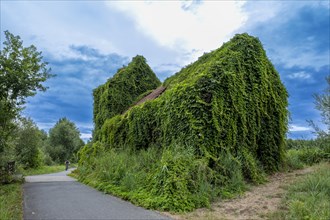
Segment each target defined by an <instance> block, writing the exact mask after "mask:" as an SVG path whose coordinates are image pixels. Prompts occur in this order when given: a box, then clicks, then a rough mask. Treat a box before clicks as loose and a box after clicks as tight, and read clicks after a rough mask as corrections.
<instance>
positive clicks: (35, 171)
mask: <svg viewBox="0 0 330 220" xmlns="http://www.w3.org/2000/svg"><path fill="white" fill-rule="evenodd" d="M64 170H65V165H52V166H46V165H44V166H40V167H38V168H30V169H26V170H21V172H22V174H23V175H24V176H31V175H41V174H47V173H57V172H61V171H64Z"/></svg>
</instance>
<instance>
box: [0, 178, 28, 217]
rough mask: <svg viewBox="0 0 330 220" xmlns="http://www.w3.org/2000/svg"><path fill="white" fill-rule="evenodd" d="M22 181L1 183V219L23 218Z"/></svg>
mask: <svg viewBox="0 0 330 220" xmlns="http://www.w3.org/2000/svg"><path fill="white" fill-rule="evenodd" d="M22 203H23V194H22V185H21V183H12V184H5V185H1V184H0V219H22V218H23V211H22Z"/></svg>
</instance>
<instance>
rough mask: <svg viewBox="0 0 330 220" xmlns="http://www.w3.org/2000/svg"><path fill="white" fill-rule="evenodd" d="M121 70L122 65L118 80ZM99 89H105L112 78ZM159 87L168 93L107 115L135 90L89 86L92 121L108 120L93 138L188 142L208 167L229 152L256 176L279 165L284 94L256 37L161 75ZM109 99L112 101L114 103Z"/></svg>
mask: <svg viewBox="0 0 330 220" xmlns="http://www.w3.org/2000/svg"><path fill="white" fill-rule="evenodd" d="M133 62H134V60H133ZM127 68H128V67H127ZM121 71H125V69H124V70H120V71H119V74H118V77H119V76H120V73H121ZM113 79H116V76H115V77H114V78H113ZM120 82H121V81H120ZM122 83H123V84H124V82H122ZM134 85H135V84H134ZM157 85H158V84H155V86H157ZM105 86H106V87H108V88H111V81H109V82H108V83H107V84H106V85H105ZM164 86H166V87H167V90H166V91H165V92H164V93H163V94H162V95H161V96H160V97H158V98H157V99H155V100H152V101H148V102H146V103H144V104H142V105H139V106H135V107H133V108H131V109H130V110H129V111H127V112H126V113H125V114H123V115H117V116H116V117H112V116H114V115H116V114H118V113H120V112H122V111H123V109H125V108H127V106H129V105H130V104H131V103H132V102H133V100H134V98H133V97H136V96H137V93H138V91H140V90H136V89H135V87H134V86H125V87H123V88H122V87H120V88H121V89H117V90H116V89H113V90H108V92H104V91H105V89H104V87H103V86H102V87H99V88H98V89H96V90H95V92H94V96H95V97H101V98H99V99H95V103H94V109H96V110H95V112H96V113H98V114H100V116H99V115H98V114H96V115H95V118H96V121H95V122H96V124H97V125H100V124H101V123H102V122H103V121H104V120H105V119H106V118H107V120H105V123H104V124H103V126H102V128H101V134H100V138H99V140H100V142H101V143H104V144H105V147H106V148H117V147H125V148H132V149H146V148H148V147H149V146H151V145H157V146H159V147H162V148H165V147H166V146H169V145H172V144H175V145H180V146H193V147H194V148H195V150H196V151H195V152H196V154H198V155H200V156H202V157H207V158H209V161H210V162H209V166H210V167H211V168H212V166H216V164H217V163H219V161H218V158H219V157H220V155H221V154H225V153H226V154H227V153H229V154H231V155H232V156H233V157H235V158H237V159H238V160H239V161H240V163H241V164H242V168H243V169H245V170H244V172H243V173H244V175H245V177H246V178H248V179H251V180H255V181H257V179H258V172H259V168H258V167H263V168H264V169H265V170H266V171H275V170H277V169H278V168H279V166H280V165H281V163H282V161H283V157H284V150H285V149H284V144H285V135H286V131H287V122H288V111H287V105H288V102H287V98H288V94H287V91H286V89H285V87H284V85H283V84H282V82H281V80H280V77H279V74H278V73H277V71H276V70H275V69H274V66H273V65H272V63H271V62H270V61H269V59H268V58H267V56H266V53H265V51H264V49H263V47H262V44H261V42H260V41H259V40H258V39H257V38H255V37H252V36H249V35H248V34H239V35H236V36H235V37H234V38H233V39H231V40H230V41H229V42H228V43H225V44H224V45H223V46H222V47H220V48H219V49H217V50H214V51H212V52H210V53H207V54H204V55H203V56H202V57H200V58H199V59H198V60H197V61H196V62H194V63H192V64H190V65H189V66H187V67H186V68H183V69H182V70H181V71H180V72H178V73H176V74H175V75H173V76H172V77H170V78H168V79H167V80H166V81H165V82H164ZM145 87H146V86H143V88H145ZM110 91H111V93H109V92H110ZM141 92H142V91H141ZM98 93H102V94H103V95H97V94H98ZM132 94H134V95H132ZM104 95H105V97H106V98H107V99H103V96H104ZM131 96H132V97H131ZM109 97H111V98H109ZM119 99H120V100H121V101H119ZM109 100H118V101H119V103H118V104H117V106H116V107H114V106H112V105H113V104H114V102H113V101H109ZM104 109H105V110H104ZM108 109H111V111H109V110H108ZM112 109H113V110H112ZM111 117H112V118H111ZM96 129H99V128H96Z"/></svg>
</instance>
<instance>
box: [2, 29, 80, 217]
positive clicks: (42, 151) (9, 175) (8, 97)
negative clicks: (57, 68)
mask: <svg viewBox="0 0 330 220" xmlns="http://www.w3.org/2000/svg"><path fill="white" fill-rule="evenodd" d="M4 35H5V39H4V41H3V47H1V50H0V219H22V185H21V184H22V176H24V175H34V174H43V173H51V172H58V171H62V170H65V168H64V165H63V164H64V161H65V160H66V159H69V160H71V162H77V156H76V152H77V151H78V150H79V149H80V148H81V147H82V146H83V145H84V143H83V141H82V140H81V139H80V137H79V135H80V134H79V130H78V129H77V128H76V126H75V125H74V123H73V122H71V121H69V120H68V119H66V118H62V119H59V121H58V122H57V123H56V124H55V126H54V127H53V128H52V129H51V130H50V132H49V134H48V133H47V132H45V131H43V130H41V129H39V128H38V126H37V125H36V123H35V122H34V121H33V120H32V119H31V118H25V117H23V116H22V114H21V112H22V110H23V109H24V104H25V103H26V99H27V98H28V97H32V96H34V95H35V94H36V93H37V92H44V91H46V90H47V88H46V87H45V86H44V85H43V83H44V82H45V81H46V80H47V79H49V78H51V77H53V76H54V75H52V74H50V69H49V68H48V67H47V65H48V64H47V62H44V61H43V57H42V55H41V52H39V51H38V50H37V48H36V47H35V46H33V45H31V46H29V47H24V46H23V41H22V40H21V38H20V37H19V36H15V35H13V34H12V33H10V32H9V31H5V32H4ZM58 164H60V165H58ZM51 165H55V166H51Z"/></svg>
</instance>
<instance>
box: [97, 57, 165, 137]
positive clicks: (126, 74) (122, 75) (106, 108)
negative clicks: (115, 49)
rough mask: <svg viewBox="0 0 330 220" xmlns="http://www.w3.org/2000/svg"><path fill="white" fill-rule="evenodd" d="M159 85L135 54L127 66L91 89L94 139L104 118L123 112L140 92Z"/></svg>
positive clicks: (145, 63) (144, 62)
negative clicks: (102, 83)
mask: <svg viewBox="0 0 330 220" xmlns="http://www.w3.org/2000/svg"><path fill="white" fill-rule="evenodd" d="M159 85H160V81H159V80H158V78H157V77H156V75H155V73H154V72H153V71H152V70H151V68H150V67H149V66H148V64H147V62H146V59H145V58H144V57H143V56H136V57H134V58H133V59H132V62H131V63H129V64H128V66H126V67H123V68H121V69H119V70H118V72H117V73H116V74H115V75H114V76H113V77H112V78H110V79H109V80H108V81H107V82H106V83H105V84H104V85H101V86H99V87H98V88H96V89H95V90H94V91H93V96H94V124H95V130H94V136H95V137H94V139H95V140H98V138H99V136H98V131H99V130H100V129H101V127H102V125H103V123H104V122H105V120H106V119H109V118H112V117H113V116H115V115H117V114H121V113H123V112H124V111H125V110H127V109H128V107H130V106H131V105H132V104H134V103H135V102H136V101H138V100H137V98H138V97H140V95H141V94H145V93H146V92H147V91H149V90H151V89H155V88H156V87H158V86H159Z"/></svg>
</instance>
